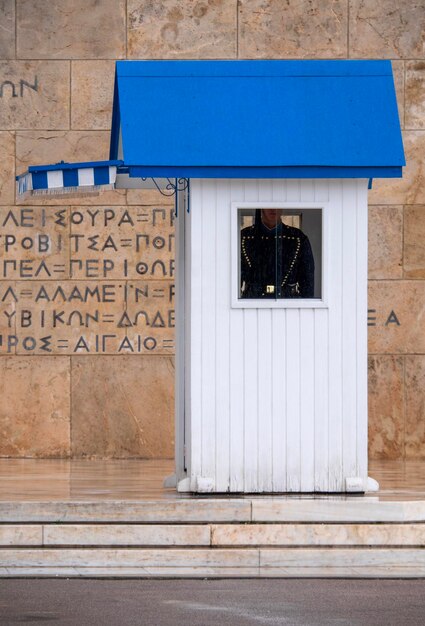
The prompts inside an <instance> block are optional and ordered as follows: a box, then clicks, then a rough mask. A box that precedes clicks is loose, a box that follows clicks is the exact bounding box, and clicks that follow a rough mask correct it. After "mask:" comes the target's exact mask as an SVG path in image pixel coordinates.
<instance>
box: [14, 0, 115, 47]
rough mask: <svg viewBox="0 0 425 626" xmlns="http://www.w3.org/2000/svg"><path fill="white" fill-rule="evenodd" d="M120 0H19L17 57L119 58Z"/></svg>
mask: <svg viewBox="0 0 425 626" xmlns="http://www.w3.org/2000/svg"><path fill="white" fill-rule="evenodd" d="M125 40H126V36H125V1H124V0H73V2H69V0H55V2H54V3H48V2H45V1H44V0H20V1H19V2H18V5H17V54H18V58H20V59H51V58H55V59H97V58H103V59H115V58H117V59H120V58H123V57H124V55H125V43H126V42H125Z"/></svg>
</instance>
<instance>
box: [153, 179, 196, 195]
mask: <svg viewBox="0 0 425 626" xmlns="http://www.w3.org/2000/svg"><path fill="white" fill-rule="evenodd" d="M142 180H143V181H146V180H148V178H142ZM150 180H151V181H152V182H153V184H154V185H155V187H156V188H157V189H158V191H159V193H160V194H162V195H163V196H174V194H175V193H177V191H184V190H185V189H187V188H188V186H189V179H188V178H174V179H172V178H166V180H167V181H168V182H167V184H166V185H165V187H160V186H159V185H158V183H157V182H156V180H155V178H151V179H150ZM173 180H174V181H175V182H173Z"/></svg>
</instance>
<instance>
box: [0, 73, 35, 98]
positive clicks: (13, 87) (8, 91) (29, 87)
mask: <svg viewBox="0 0 425 626" xmlns="http://www.w3.org/2000/svg"><path fill="white" fill-rule="evenodd" d="M29 91H36V92H37V91H38V76H35V77H34V80H33V81H32V82H28V81H27V80H24V79H23V78H20V79H15V80H3V81H1V82H0V98H3V97H6V96H8V95H9V96H11V97H12V98H23V97H24V96H25V94H27V93H28V92H29Z"/></svg>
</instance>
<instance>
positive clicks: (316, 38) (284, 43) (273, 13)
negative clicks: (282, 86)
mask: <svg viewBox="0 0 425 626" xmlns="http://www.w3.org/2000/svg"><path fill="white" fill-rule="evenodd" d="M347 28H348V10H347V3H346V2H344V1H343V0H322V1H321V2H320V3H318V2H311V1H309V0H286V2H281V0H240V2H239V58H242V59H247V58H249V59H253V58H268V59H270V58H272V59H284V58H296V59H300V58H307V57H313V58H346V57H347V56H348V55H347Z"/></svg>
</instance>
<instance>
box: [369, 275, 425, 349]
mask: <svg viewBox="0 0 425 626" xmlns="http://www.w3.org/2000/svg"><path fill="white" fill-rule="evenodd" d="M424 309H425V281H420V280H397V281H394V280H392V281H387V280H379V281H376V280H371V281H369V301H368V311H369V313H368V326H369V328H368V330H369V353H371V354H423V353H425V332H424V321H423V311H424Z"/></svg>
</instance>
